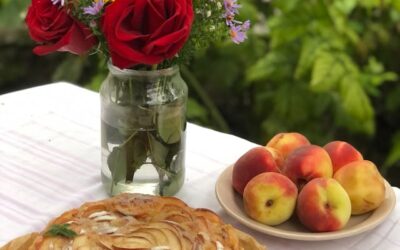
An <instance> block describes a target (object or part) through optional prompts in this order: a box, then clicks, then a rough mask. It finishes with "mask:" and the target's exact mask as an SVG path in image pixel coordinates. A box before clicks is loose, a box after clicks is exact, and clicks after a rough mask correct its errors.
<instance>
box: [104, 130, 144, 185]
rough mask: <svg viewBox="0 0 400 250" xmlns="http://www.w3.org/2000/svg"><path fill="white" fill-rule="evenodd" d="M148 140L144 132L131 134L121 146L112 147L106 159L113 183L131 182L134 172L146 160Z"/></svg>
mask: <svg viewBox="0 0 400 250" xmlns="http://www.w3.org/2000/svg"><path fill="white" fill-rule="evenodd" d="M147 148H148V139H147V132H146V131H137V132H135V133H133V134H132V135H131V136H130V137H129V138H128V139H127V140H126V141H125V142H124V143H123V144H121V145H120V146H117V147H114V148H113V150H112V152H111V153H110V155H109V156H108V159H107V164H108V167H109V169H110V171H111V175H112V179H113V183H114V184H117V183H118V182H120V181H123V180H125V181H132V180H133V176H134V174H135V172H136V170H138V169H139V167H140V166H141V165H143V164H144V162H145V161H146V159H147Z"/></svg>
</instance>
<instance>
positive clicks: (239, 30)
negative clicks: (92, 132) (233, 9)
mask: <svg viewBox="0 0 400 250" xmlns="http://www.w3.org/2000/svg"><path fill="white" fill-rule="evenodd" d="M230 28H231V30H230V32H229V34H230V35H231V39H232V41H233V42H234V43H236V44H239V43H242V42H244V40H246V39H247V35H246V32H247V31H248V30H249V29H250V21H249V20H247V21H245V22H244V23H243V24H241V25H231V26H230Z"/></svg>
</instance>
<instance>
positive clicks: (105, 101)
mask: <svg viewBox="0 0 400 250" xmlns="http://www.w3.org/2000/svg"><path fill="white" fill-rule="evenodd" d="M108 68H109V74H108V76H107V78H106V79H105V80H104V82H103V83H102V86H101V89H100V97H101V147H102V149H101V155H102V168H101V175H102V182H103V184H104V186H105V188H106V190H107V192H108V193H109V194H110V195H116V194H119V193H123V192H130V193H145V194H153V195H165V196H171V195H174V194H175V193H176V192H177V191H178V190H179V189H180V188H181V186H182V185H183V182H184V177H185V166H184V164H185V131H186V104H187V96H188V91H187V86H186V83H185V82H184V81H183V79H182V78H181V76H180V73H179V67H178V66H173V67H170V68H167V69H162V70H150V71H144V70H143V71H140V70H130V69H124V70H122V69H119V68H117V67H115V66H113V65H112V64H109V65H108Z"/></svg>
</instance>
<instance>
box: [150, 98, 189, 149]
mask: <svg viewBox="0 0 400 250" xmlns="http://www.w3.org/2000/svg"><path fill="white" fill-rule="evenodd" d="M185 114H186V110H185V105H183V103H182V100H176V101H175V102H174V103H170V104H168V105H163V106H160V107H159V110H158V112H157V115H156V124H157V133H158V136H159V137H160V138H161V139H162V140H163V142H165V143H167V144H173V143H176V142H178V141H179V140H180V139H181V134H182V132H183V129H184V126H185V123H186V119H185Z"/></svg>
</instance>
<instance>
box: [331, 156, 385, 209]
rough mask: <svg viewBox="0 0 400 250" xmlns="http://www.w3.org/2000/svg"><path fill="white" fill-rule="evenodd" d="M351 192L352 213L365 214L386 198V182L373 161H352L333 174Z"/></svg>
mask: <svg viewBox="0 0 400 250" xmlns="http://www.w3.org/2000/svg"><path fill="white" fill-rule="evenodd" d="M333 177H334V178H335V179H336V180H337V181H338V182H339V183H340V184H341V185H342V186H343V188H344V189H345V190H346V192H347V193H348V194H349V197H350V200H351V214H353V215H357V214H363V213H367V212H369V211H372V210H374V209H376V208H377V207H379V205H381V203H382V202H383V200H384V199H385V182H384V179H383V177H382V176H381V174H380V173H379V171H378V168H377V167H376V166H375V164H374V163H373V162H371V161H367V160H361V161H354V162H351V163H349V164H347V165H345V166H343V167H341V168H340V169H339V170H338V171H336V173H335V174H334V176H333Z"/></svg>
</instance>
